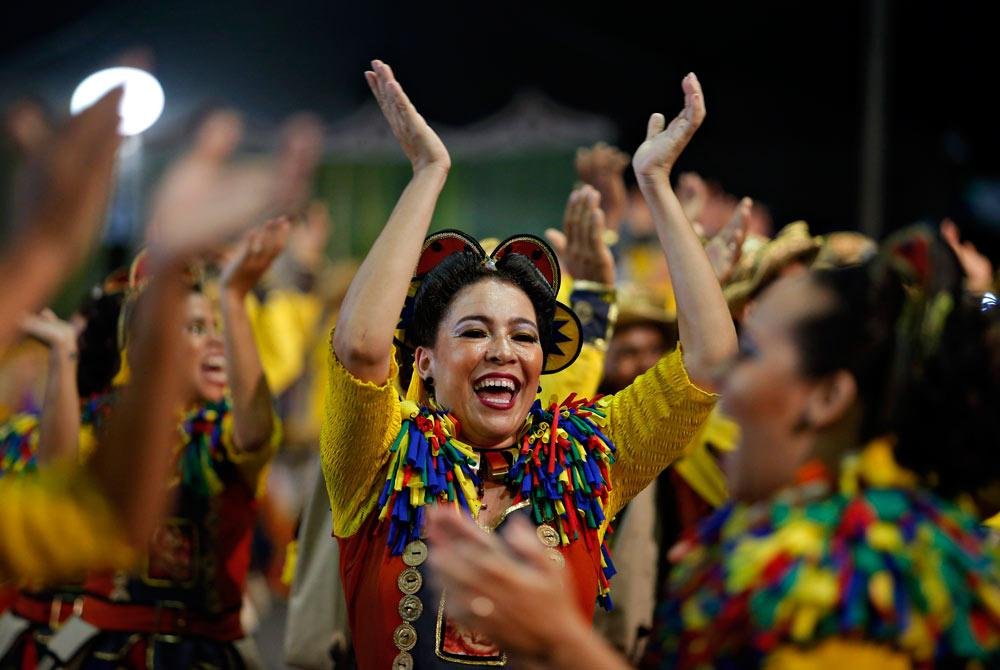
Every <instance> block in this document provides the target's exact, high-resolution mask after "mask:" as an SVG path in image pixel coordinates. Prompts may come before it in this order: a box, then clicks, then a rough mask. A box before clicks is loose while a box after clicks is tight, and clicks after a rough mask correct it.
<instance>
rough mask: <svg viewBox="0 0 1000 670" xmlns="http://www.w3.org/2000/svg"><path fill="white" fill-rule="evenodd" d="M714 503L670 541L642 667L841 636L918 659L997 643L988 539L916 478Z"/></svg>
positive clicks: (754, 654) (723, 661) (995, 648)
mask: <svg viewBox="0 0 1000 670" xmlns="http://www.w3.org/2000/svg"><path fill="white" fill-rule="evenodd" d="M754 512H761V510H760V509H759V508H754V509H752V508H747V507H745V506H740V505H733V504H730V505H727V506H726V507H724V508H722V509H720V510H719V511H718V512H717V513H715V514H714V515H712V516H711V517H709V518H708V519H706V520H705V522H704V523H703V524H702V525H701V526H700V527H699V529H698V531H697V533H696V534H692V535H689V536H687V537H686V538H685V539H683V540H682V541H681V543H680V544H679V545H678V547H676V548H675V550H674V552H675V554H674V555H675V556H676V557H679V558H678V563H677V565H676V566H675V568H674V570H673V573H672V575H671V597H670V599H669V600H668V601H666V602H664V603H663V604H661V606H660V607H659V609H658V612H657V620H658V622H659V625H658V626H657V629H658V630H659V631H661V633H662V634H661V635H660V636H657V639H655V640H654V641H653V643H652V647H651V651H650V655H649V656H648V658H647V660H648V661H649V663H647V664H644V665H643V667H656V666H657V665H659V667H671V668H672V667H681V668H684V667H700V666H703V665H712V666H713V667H728V665H727V664H729V665H733V667H736V666H739V667H742V666H743V664H747V663H752V664H755V663H757V662H759V661H760V660H761V658H762V657H764V656H766V655H767V654H768V653H769V652H771V651H773V650H774V649H776V648H777V647H778V646H780V645H785V644H793V645H800V646H805V645H811V644H815V643H818V642H820V641H822V640H824V639H830V638H837V637H839V638H849V639H861V640H866V641H870V642H877V643H883V644H887V645H889V646H890V648H894V649H897V650H900V651H902V652H903V653H905V654H907V655H909V656H910V657H911V658H912V659H914V660H915V661H917V662H918V663H930V662H933V661H934V660H935V659H946V658H952V659H953V658H956V657H957V658H963V659H980V660H985V659H988V658H993V659H996V658H997V655H998V654H1000V572H998V566H1000V549H998V548H997V547H996V546H995V544H994V546H990V544H989V542H988V540H987V537H986V530H985V529H984V528H983V527H982V526H981V525H980V524H979V523H978V522H977V521H976V520H975V519H973V518H972V517H970V516H967V515H964V514H962V513H961V512H959V511H958V510H957V509H956V508H954V507H952V506H950V505H948V504H945V503H943V502H942V501H940V500H938V499H936V498H935V497H933V496H932V495H930V494H928V493H924V492H919V491H913V490H906V489H901V488H870V489H867V490H858V491H856V492H854V493H844V492H841V493H837V494H834V495H832V496H830V497H827V498H825V499H821V500H817V501H815V502H811V503H802V504H790V503H781V502H778V503H774V504H772V505H771V506H770V508H769V509H764V510H763V513H762V514H754Z"/></svg>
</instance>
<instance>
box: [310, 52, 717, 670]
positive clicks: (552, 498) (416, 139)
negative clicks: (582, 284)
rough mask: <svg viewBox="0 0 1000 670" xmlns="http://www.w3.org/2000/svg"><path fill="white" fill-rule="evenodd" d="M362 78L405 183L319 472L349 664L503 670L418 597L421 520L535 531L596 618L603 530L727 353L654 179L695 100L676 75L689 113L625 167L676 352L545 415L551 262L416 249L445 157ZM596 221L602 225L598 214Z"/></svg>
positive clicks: (360, 288)
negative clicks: (450, 512)
mask: <svg viewBox="0 0 1000 670" xmlns="http://www.w3.org/2000/svg"><path fill="white" fill-rule="evenodd" d="M372 68H373V71H371V72H367V73H366V78H367V79H368V83H369V85H370V86H371V88H372V91H373V92H374V94H375V97H376V99H377V100H378V102H379V105H380V107H381V108H382V112H383V114H384V115H385V117H386V120H387V121H388V122H389V125H390V126H391V128H392V130H393V133H394V134H395V136H396V138H397V139H398V141H399V143H400V145H401V147H402V148H403V150H404V152H405V153H406V154H407V156H408V158H409V159H410V161H411V163H412V165H413V178H412V180H411V181H410V183H409V185H408V186H407V187H406V189H405V190H404V192H403V194H402V196H401V197H400V199H399V202H398V204H397V206H396V208H395V210H394V211H393V213H392V216H391V217H390V219H389V221H388V222H387V223H386V225H385V228H384V229H383V231H382V233H381V235H380V236H379V238H378V239H377V240H376V242H375V244H374V246H373V247H372V249H371V250H370V251H369V253H368V256H367V258H366V259H365V261H364V263H363V264H362V266H361V268H360V269H359V271H358V274H357V275H356V277H355V279H354V282H353V283H352V284H351V288H350V290H349V291H348V293H347V296H346V298H345V300H344V303H343V306H342V309H341V312H340V318H339V320H338V325H337V328H336V329H335V330H334V332H333V334H332V345H333V356H332V361H331V370H330V386H329V391H328V394H327V398H326V411H327V421H326V423H325V424H324V427H323V435H322V441H321V444H322V459H323V472H324V476H325V477H326V483H327V490H328V493H329V496H330V507H331V510H332V515H333V532H334V535H336V536H337V537H338V538H339V541H340V543H341V576H342V580H343V584H344V590H345V595H346V597H347V602H348V606H349V607H348V609H349V619H350V624H351V626H350V627H351V630H352V632H353V635H354V648H355V651H356V653H357V658H358V665H359V667H361V668H386V667H392V668H413V667H421V668H437V667H463V666H472V665H474V666H481V665H491V666H505V665H507V656H506V654H505V652H504V651H503V650H502V649H501V648H499V647H498V646H497V645H496V644H495V643H494V642H493V641H492V640H491V639H489V638H488V637H487V636H485V635H483V634H482V633H481V632H479V631H475V630H472V629H469V628H467V627H465V626H464V625H462V624H461V623H459V622H457V621H455V620H452V619H451V618H450V617H449V616H448V615H447V613H446V608H445V605H446V601H447V597H448V596H447V594H437V593H432V591H431V588H430V586H429V585H426V584H425V570H426V560H427V558H428V555H429V552H431V551H432V549H433V548H432V547H430V546H429V545H428V544H427V543H426V542H425V535H424V523H423V521H424V516H425V514H426V510H427V509H428V508H429V507H434V506H438V505H448V506H453V507H455V508H458V509H461V510H464V512H465V513H466V514H468V515H470V516H471V517H473V518H475V519H476V522H477V523H478V524H479V525H480V526H481V527H482V528H484V529H486V530H493V529H496V528H498V527H500V526H501V525H502V524H503V523H504V522H505V520H506V519H507V518H508V517H511V516H515V515H516V516H522V517H526V518H530V519H531V521H532V523H533V524H534V526H535V529H536V536H537V539H538V541H539V542H540V543H541V545H543V546H544V551H545V553H546V556H548V558H549V559H550V560H551V561H552V562H553V563H554V564H556V565H558V566H559V567H560V570H563V571H564V572H565V574H566V577H567V579H568V580H569V583H570V584H571V585H572V589H571V593H572V596H573V602H574V603H575V604H576V607H577V608H578V610H579V612H580V613H581V614H582V615H584V616H585V617H589V616H590V615H591V614H592V613H593V609H594V603H595V601H596V602H599V603H601V604H602V605H603V606H605V607H610V606H611V598H610V587H609V582H608V580H609V579H610V578H611V577H612V576H613V574H614V566H613V564H612V561H611V556H610V554H609V553H608V551H607V549H606V547H605V544H604V536H605V533H606V531H607V528H608V522H609V521H610V519H612V518H613V517H614V516H615V514H617V513H618V511H619V510H620V509H621V508H622V507H623V505H624V504H625V503H627V502H628V501H629V500H630V499H631V498H632V497H633V496H635V494H637V493H638V492H639V491H640V490H642V489H643V488H644V487H645V486H646V485H647V484H648V483H649V482H650V481H651V480H652V479H653V478H654V477H655V476H656V475H657V474H658V473H659V472H660V471H661V470H662V469H663V468H665V467H666V466H667V465H668V464H669V463H670V462H671V461H673V460H674V459H676V458H677V457H678V456H680V455H681V454H682V453H683V450H684V447H685V446H686V445H687V444H688V442H689V441H690V440H691V438H692V437H693V436H694V434H695V433H696V432H697V431H698V430H699V428H700V427H701V426H702V424H703V423H704V421H705V419H706V418H707V416H708V413H709V412H710V410H711V408H712V406H713V405H714V403H715V396H714V395H713V394H711V393H709V392H707V391H704V390H702V389H701V388H699V387H698V386H696V385H695V384H694V383H693V382H692V381H691V380H692V379H694V380H696V381H697V382H698V383H700V384H707V383H708V381H709V380H710V374H709V371H710V370H711V369H712V368H713V367H714V366H715V365H717V363H718V362H719V361H720V360H722V359H723V358H725V357H728V356H729V355H731V353H732V351H733V350H734V349H735V333H734V332H733V327H732V323H731V321H730V319H729V316H728V311H727V309H726V306H725V302H724V300H723V299H722V294H721V291H720V289H719V287H718V284H717V282H716V280H715V277H714V274H713V273H712V270H711V266H710V265H709V263H708V260H707V259H706V258H705V256H704V253H703V252H702V250H701V245H700V243H699V241H698V238H697V236H696V235H695V234H694V232H693V230H692V229H691V227H690V225H689V223H688V222H687V220H686V219H685V218H684V215H683V212H682V210H681V208H680V204H679V203H678V202H677V199H676V197H675V196H674V194H673V191H672V190H671V189H670V182H669V171H670V168H671V166H672V164H673V162H674V161H675V160H676V158H677V157H678V155H679V154H680V152H681V150H682V149H683V147H684V145H686V144H687V142H688V140H690V138H691V136H692V135H693V134H694V131H695V129H696V128H697V126H698V124H700V122H701V119H702V118H703V116H704V103H703V100H702V98H701V91H700V88H699V86H698V82H697V79H695V78H694V76H693V75H691V76H689V77H688V78H686V79H685V82H684V89H685V95H686V100H685V109H684V111H683V112H682V113H681V115H679V116H678V117H677V119H675V120H674V121H673V122H672V123H671V124H670V126H669V127H668V128H666V129H664V125H665V124H664V120H663V117H662V116H661V115H654V117H653V118H652V119H651V121H650V129H649V138H648V140H647V142H646V143H644V144H643V146H642V147H640V150H639V152H637V155H636V160H637V163H636V169H637V172H638V173H639V174H640V176H641V177H643V188H644V191H645V192H646V193H647V198H648V199H649V201H650V205H651V209H652V211H653V213H654V214H653V216H654V219H655V220H656V222H657V225H658V232H659V233H660V236H661V240H662V241H663V243H664V247H665V249H666V250H667V254H668V259H669V265H670V267H671V269H672V270H674V271H676V272H677V273H678V277H676V278H675V279H674V284H675V288H676V291H677V302H678V320H679V326H680V331H681V339H682V340H683V342H684V351H683V354H682V352H681V350H680V349H679V348H678V349H677V350H675V351H672V352H670V353H668V354H666V355H665V356H663V357H662V358H661V359H660V360H659V362H658V363H657V364H656V365H655V366H654V367H653V368H652V369H651V370H650V371H649V372H647V373H646V374H645V375H642V376H641V377H639V379H637V380H636V382H635V383H634V384H632V385H631V386H629V387H627V388H625V389H624V390H622V391H621V392H619V393H617V394H616V395H614V396H607V397H605V398H601V399H600V400H598V401H596V402H593V401H590V400H586V399H581V398H577V397H576V394H570V395H569V396H568V397H567V398H565V399H563V400H562V402H561V403H560V402H558V401H559V400H560V399H562V398H561V397H560V398H553V399H548V398H546V399H545V400H546V404H543V403H542V402H541V401H539V400H538V399H536V396H537V394H538V393H539V389H540V387H539V379H540V377H541V375H543V374H548V373H558V372H560V371H562V370H565V369H566V368H568V367H569V366H570V365H571V364H572V363H573V361H574V359H575V358H576V356H577V354H578V353H579V351H580V348H581V343H582V340H583V339H584V338H585V337H586V336H587V334H586V332H585V331H586V328H585V327H584V326H583V325H582V324H581V322H580V320H579V319H578V318H577V317H576V315H575V314H574V313H573V311H572V310H571V309H570V308H568V307H566V306H565V305H562V304H561V303H559V302H558V301H557V300H556V295H557V294H558V291H559V285H560V269H559V262H558V260H557V259H556V257H555V254H554V253H553V251H552V250H551V249H550V248H549V247H548V245H547V244H546V243H545V242H543V241H542V240H540V239H538V238H535V237H533V236H530V235H517V236H514V237H512V238H509V239H507V240H504V241H503V242H500V243H499V244H498V245H497V247H496V248H495V249H494V250H493V251H492V253H490V254H489V255H487V254H486V253H485V252H484V251H483V249H482V247H481V246H480V245H479V243H478V242H476V241H475V240H474V239H472V238H470V237H467V236H466V235H464V234H462V233H460V232H458V231H443V232H440V233H436V234H434V235H432V236H430V237H429V238H427V239H426V240H424V239H423V238H424V236H425V235H426V234H427V229H428V226H429V224H430V220H431V216H432V214H433V211H434V206H435V203H436V201H437V197H438V195H439V194H440V191H441V188H442V187H443V185H444V182H445V178H446V176H447V173H448V171H449V169H450V165H451V163H450V158H449V156H448V152H447V150H446V149H445V147H444V145H443V144H442V143H441V141H440V139H438V137H437V135H435V134H434V132H433V131H432V130H431V129H430V128H429V127H428V125H427V123H426V122H425V121H424V120H423V118H422V117H421V116H420V115H419V114H418V113H417V111H416V110H415V109H414V107H413V105H412V104H411V103H410V101H409V99H408V98H407V97H406V95H405V93H403V90H402V88H401V87H400V85H399V83H398V82H397V81H396V80H395V78H394V76H393V74H392V71H391V70H390V69H389V67H388V66H387V65H385V64H384V63H381V62H380V61H374V62H373V63H372ZM592 208H593V210H594V212H599V208H598V207H597V203H596V200H595V201H594V202H593V203H592ZM602 220H603V219H602V218H601V217H599V216H593V217H590V218H588V221H593V222H594V223H593V224H592V225H590V224H588V225H589V227H588V228H587V231H586V232H587V235H586V237H587V238H588V239H590V240H596V241H597V242H595V243H591V248H592V249H593V250H594V254H595V256H594V258H591V259H589V260H590V261H591V262H590V265H591V266H592V267H593V268H594V269H595V270H594V271H595V272H599V273H600V274H599V275H597V276H584V274H580V273H579V272H577V274H578V276H577V277H576V279H578V280H589V283H590V284H593V283H594V282H595V281H596V282H605V283H606V282H608V281H611V279H609V277H613V260H612V259H611V256H610V253H607V249H606V248H605V247H602V245H601V243H600V242H599V240H600V239H601V233H602V232H603V228H602V225H603V224H602V223H600V222H599V221H602ZM567 232H573V235H571V237H583V234H582V231H580V230H576V231H570V229H569V228H567ZM587 244H588V243H587V242H585V241H582V240H579V239H574V244H573V246H574V247H577V246H580V247H584V246H587ZM601 249H603V252H602V251H600V250H601ZM605 292H606V291H605ZM574 293H576V291H574ZM577 302H578V301H577V300H576V298H575V297H574V304H577ZM605 309H606V305H605ZM397 315H399V316H397ZM709 333H711V337H708V335H709ZM601 335H602V336H603V335H604V334H603V333H602V334H601ZM399 370H404V371H405V372H404V376H403V377H402V378H401V377H400V374H399ZM689 373H690V377H689ZM407 374H410V375H411V377H410V378H409V379H406V378H405V375H407ZM397 383H398V385H397ZM401 389H405V394H403V397H401V396H400V390H401ZM484 577H487V578H488V577H489V575H484ZM480 605H481V606H482V607H488V606H489V603H488V602H483V603H480Z"/></svg>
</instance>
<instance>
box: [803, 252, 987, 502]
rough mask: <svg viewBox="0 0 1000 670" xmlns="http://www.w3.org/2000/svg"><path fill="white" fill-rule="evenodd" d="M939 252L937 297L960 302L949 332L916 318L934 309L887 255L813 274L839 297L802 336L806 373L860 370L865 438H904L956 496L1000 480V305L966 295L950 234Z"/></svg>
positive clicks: (903, 448) (946, 324) (947, 320)
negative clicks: (990, 306) (999, 460)
mask: <svg viewBox="0 0 1000 670" xmlns="http://www.w3.org/2000/svg"><path fill="white" fill-rule="evenodd" d="M931 253H932V254H933V256H934V258H935V264H934V268H935V280H936V289H935V290H934V291H933V292H931V297H934V296H941V297H943V300H944V304H946V305H949V306H950V309H948V310H946V316H945V317H943V318H944V321H943V323H942V324H940V328H939V330H940V332H939V334H934V333H933V332H931V333H928V331H927V329H926V327H925V326H926V323H927V321H926V320H925V319H919V318H918V319H913V318H910V317H911V316H912V315H913V313H914V311H913V310H914V309H919V310H928V309H930V308H931V307H930V305H929V304H928V303H925V304H923V305H922V306H920V307H916V308H915V307H914V305H915V302H914V300H915V298H914V297H912V295H913V291H914V289H913V287H912V286H909V282H907V281H905V280H904V278H903V276H902V275H901V274H900V273H899V272H898V271H897V270H896V269H895V268H894V267H893V264H892V263H891V262H890V261H889V260H888V259H887V258H886V257H885V256H884V255H883V256H879V257H876V258H874V259H871V260H869V261H868V262H866V263H864V264H861V265H856V266H849V267H845V268H836V269H823V270H813V271H812V272H811V274H810V280H811V281H812V282H813V284H814V285H815V286H817V287H819V288H820V289H822V290H824V291H825V292H826V293H827V294H828V295H829V296H830V299H831V300H830V303H829V305H828V306H826V307H824V308H823V309H822V310H821V311H819V312H817V313H815V314H813V315H811V316H808V317H806V318H804V319H803V320H802V321H800V322H799V323H798V324H797V325H796V327H795V337H796V341H797V344H798V346H799V349H800V353H801V356H800V358H801V366H802V372H803V374H805V375H807V376H811V377H819V376H823V375H826V374H830V373H832V372H834V371H836V370H847V371H849V372H850V373H851V374H852V375H853V376H854V378H855V380H856V383H857V388H858V396H859V400H860V405H861V426H860V435H859V437H860V439H861V440H862V442H866V441H868V440H871V439H874V438H877V437H880V436H883V435H893V436H895V438H896V457H897V459H898V460H899V461H900V463H901V464H902V465H904V466H906V467H909V468H910V469H912V470H914V471H915V472H917V473H918V474H920V475H922V476H924V477H925V479H926V481H928V483H930V484H932V485H934V486H935V487H936V488H937V489H938V490H940V491H941V492H942V493H943V494H945V495H953V494H956V493H958V492H961V491H969V490H974V489H976V488H979V487H981V486H984V485H986V484H990V483H992V482H993V481H994V480H995V479H996V468H995V467H991V466H992V462H993V460H994V459H995V455H993V454H992V453H991V452H992V450H993V447H995V445H996V444H997V443H998V441H1000V409H998V408H1000V311H998V310H992V311H990V312H983V311H982V310H981V309H980V303H979V301H978V300H974V299H972V298H971V296H967V295H965V293H964V291H963V289H962V280H963V276H962V273H961V271H960V270H959V266H958V261H957V259H956V258H955V257H954V255H953V254H952V253H951V251H950V250H949V249H947V248H946V247H945V246H944V245H943V243H942V242H940V240H935V241H933V242H932V249H931ZM925 295H927V293H926V292H925ZM921 313H922V314H927V312H926V311H921ZM931 330H932V331H933V330H934V329H931Z"/></svg>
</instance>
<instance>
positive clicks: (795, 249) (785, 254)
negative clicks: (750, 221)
mask: <svg viewBox="0 0 1000 670" xmlns="http://www.w3.org/2000/svg"><path fill="white" fill-rule="evenodd" d="M822 243H823V240H822V238H820V237H815V236H813V235H812V233H810V232H809V224H807V223H806V222H805V221H794V222H792V223H789V224H788V225H787V226H785V227H784V228H782V229H781V230H780V231H778V235H777V236H776V237H775V238H774V239H773V240H767V239H766V238H759V237H757V236H755V235H748V236H747V240H746V241H745V242H744V243H743V253H742V255H741V258H740V261H739V263H737V265H736V267H735V268H734V269H733V274H732V276H731V277H730V278H729V282H728V283H727V284H726V286H725V287H724V288H723V290H722V293H723V295H724V296H725V297H726V302H727V303H728V305H729V310H730V311H731V312H732V313H733V314H738V313H739V312H740V311H741V310H742V309H743V306H744V305H746V303H747V302H748V301H749V300H751V299H752V298H753V297H754V296H755V295H757V294H758V293H759V292H760V291H761V290H762V289H763V288H764V287H765V286H767V285H768V284H769V283H770V282H771V281H773V280H774V279H775V278H777V277H778V276H779V275H780V274H781V272H782V271H783V270H784V269H785V268H787V267H788V266H790V265H792V264H793V263H796V262H801V263H804V264H806V265H809V264H810V263H812V262H813V259H814V258H815V257H816V254H817V253H818V252H819V249H820V247H821V246H822Z"/></svg>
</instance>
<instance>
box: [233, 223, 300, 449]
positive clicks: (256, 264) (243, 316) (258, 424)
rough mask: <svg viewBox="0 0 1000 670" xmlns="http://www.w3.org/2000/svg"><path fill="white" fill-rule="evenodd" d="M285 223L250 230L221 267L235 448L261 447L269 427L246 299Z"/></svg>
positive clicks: (281, 241)
mask: <svg viewBox="0 0 1000 670" xmlns="http://www.w3.org/2000/svg"><path fill="white" fill-rule="evenodd" d="M290 226H291V224H290V222H289V220H288V219H287V218H280V219H273V220H271V221H268V222H267V223H265V224H264V225H263V226H260V227H258V228H255V229H253V230H251V231H250V232H249V233H247V234H246V235H245V236H244V237H243V240H242V241H241V242H240V245H239V248H238V250H237V252H236V254H234V256H233V258H232V260H231V261H230V262H229V263H228V264H227V265H226V267H225V268H224V269H223V271H222V278H221V279H222V293H221V295H220V297H219V302H220V304H221V308H222V322H223V328H222V334H223V339H224V341H225V347H226V370H227V372H228V376H229V389H230V392H231V393H232V396H233V441H234V444H235V446H236V448H237V449H239V450H240V451H256V450H258V449H260V448H261V447H263V446H265V445H267V444H268V442H269V441H270V439H271V433H272V432H273V431H274V412H273V411H272V406H271V403H272V397H271V389H270V388H269V387H268V384H267V378H266V377H265V376H264V369H263V367H262V366H261V363H260V355H259V354H258V352H257V343H256V342H255V341H254V335H253V329H252V326H251V323H250V317H249V315H248V314H247V309H246V297H247V294H248V293H249V292H250V291H251V290H252V289H253V287H254V286H255V285H256V284H257V282H258V281H260V278H261V277H263V276H264V273H265V272H267V269H268V268H269V267H270V265H271V263H272V262H274V259H275V258H277V257H278V254H280V253H281V251H282V250H283V249H284V248H285V244H286V242H287V241H288V234H289V229H290Z"/></svg>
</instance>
